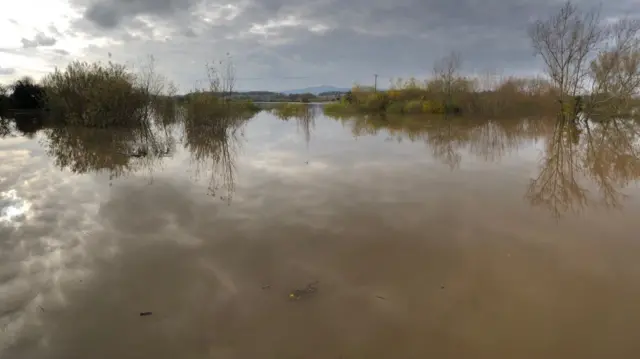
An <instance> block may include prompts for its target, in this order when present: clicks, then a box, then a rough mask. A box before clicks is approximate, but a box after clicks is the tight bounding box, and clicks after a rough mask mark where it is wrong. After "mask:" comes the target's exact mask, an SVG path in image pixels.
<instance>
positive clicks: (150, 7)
mask: <svg viewBox="0 0 640 359" xmlns="http://www.w3.org/2000/svg"><path fill="white" fill-rule="evenodd" d="M198 2H199V1H197V0H105V1H89V2H88V3H87V1H76V3H79V4H83V5H85V6H86V8H85V12H84V16H85V18H86V19H87V20H89V21H91V22H92V23H94V24H96V25H98V26H99V27H102V28H106V29H112V28H115V27H116V26H118V25H120V24H121V23H122V22H123V21H125V20H127V19H132V18H135V17H136V16H138V15H156V16H171V15H173V14H175V13H178V12H185V11H187V10H189V9H190V8H191V7H192V6H193V5H194V4H196V3H198Z"/></svg>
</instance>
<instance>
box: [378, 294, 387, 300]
mask: <svg viewBox="0 0 640 359" xmlns="http://www.w3.org/2000/svg"><path fill="white" fill-rule="evenodd" d="M376 298H378V299H382V300H387V298H385V297H383V296H381V295H376Z"/></svg>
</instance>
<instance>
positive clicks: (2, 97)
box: [0, 85, 9, 116]
mask: <svg viewBox="0 0 640 359" xmlns="http://www.w3.org/2000/svg"><path fill="white" fill-rule="evenodd" d="M7 92H9V89H8V88H7V87H6V86H3V85H0V116H1V115H2V113H3V112H4V111H6V110H8V109H9V96H7Z"/></svg>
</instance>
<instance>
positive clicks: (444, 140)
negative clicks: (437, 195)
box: [338, 115, 640, 217]
mask: <svg viewBox="0 0 640 359" xmlns="http://www.w3.org/2000/svg"><path fill="white" fill-rule="evenodd" d="M338 120H339V121H341V122H342V123H343V125H344V126H347V127H349V128H350V129H351V132H352V133H353V135H354V136H356V137H357V136H371V135H379V134H382V133H384V134H386V135H387V136H389V138H393V139H395V140H397V141H399V142H401V141H403V140H405V139H408V140H410V141H412V142H417V141H421V142H424V143H425V145H426V146H427V148H429V149H430V150H431V153H432V155H433V157H434V158H436V159H439V160H440V161H441V162H442V163H443V164H445V165H447V166H448V167H449V168H451V169H457V168H459V166H460V164H461V161H462V158H463V155H466V156H469V155H472V156H475V157H476V158H478V159H481V160H484V161H487V162H496V161H499V160H500V159H502V158H503V157H504V156H505V155H507V154H509V153H510V152H512V151H515V150H517V149H518V148H519V147H521V146H523V145H524V144H525V143H526V142H532V141H538V140H543V141H544V151H543V156H542V158H541V160H540V165H539V170H538V173H537V175H536V176H534V178H532V179H531V180H530V183H529V185H528V187H527V189H526V194H525V198H526V199H527V200H528V201H529V202H530V204H531V205H533V206H540V207H543V208H546V209H548V210H550V211H551V212H552V213H553V214H554V215H555V216H557V217H560V216H561V215H563V214H564V213H567V212H580V211H581V210H582V209H584V208H585V207H586V206H588V205H604V206H606V207H608V208H619V207H621V205H622V203H623V201H624V199H625V198H626V196H625V194H624V193H623V190H624V188H625V187H626V186H628V185H629V184H631V183H632V182H633V181H636V180H638V178H640V121H637V120H633V119H622V118H611V117H604V116H599V117H598V118H597V119H596V118H592V119H590V120H587V119H586V117H582V118H569V117H566V116H563V115H560V116H558V117H557V118H522V119H495V118H494V119H474V118H441V117H431V118H425V117H420V118H411V117H408V116H403V117H392V116H356V117H342V118H338ZM590 190H591V191H590Z"/></svg>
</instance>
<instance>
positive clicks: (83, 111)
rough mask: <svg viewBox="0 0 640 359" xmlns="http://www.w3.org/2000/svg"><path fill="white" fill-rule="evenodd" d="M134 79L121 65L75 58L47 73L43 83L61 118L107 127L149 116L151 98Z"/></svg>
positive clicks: (137, 121) (82, 123) (55, 110)
mask: <svg viewBox="0 0 640 359" xmlns="http://www.w3.org/2000/svg"><path fill="white" fill-rule="evenodd" d="M136 80H137V78H136V75H135V74H133V73H131V72H129V71H128V70H127V69H126V67H124V66H121V65H116V64H113V63H109V64H107V65H102V64H99V63H96V64H88V63H86V62H74V63H72V64H70V65H69V66H67V68H66V69H65V70H64V71H61V70H59V69H56V70H55V71H54V72H53V73H52V74H49V75H47V76H46V77H45V78H44V80H43V84H44V86H45V88H46V93H47V100H48V104H49V106H50V108H51V110H52V112H53V113H54V114H56V115H57V116H56V117H57V119H58V120H59V121H60V122H63V123H66V124H73V125H84V126H94V127H106V126H114V125H116V126H120V125H137V124H139V123H141V122H142V121H146V120H148V116H149V115H150V107H149V106H150V104H151V101H152V98H151V97H150V94H149V93H147V92H146V91H145V90H144V89H143V88H141V87H140V86H137V85H136Z"/></svg>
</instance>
